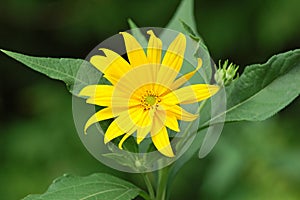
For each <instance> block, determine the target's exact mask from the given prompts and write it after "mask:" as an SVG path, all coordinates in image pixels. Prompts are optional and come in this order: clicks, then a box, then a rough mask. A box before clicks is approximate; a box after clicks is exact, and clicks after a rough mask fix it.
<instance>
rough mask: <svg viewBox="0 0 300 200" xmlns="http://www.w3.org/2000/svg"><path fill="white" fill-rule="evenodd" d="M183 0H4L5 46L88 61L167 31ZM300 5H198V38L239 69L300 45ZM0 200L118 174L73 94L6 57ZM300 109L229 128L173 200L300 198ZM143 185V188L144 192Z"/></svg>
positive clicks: (181, 179) (0, 87) (0, 42)
mask: <svg viewBox="0 0 300 200" xmlns="http://www.w3.org/2000/svg"><path fill="white" fill-rule="evenodd" d="M179 2H180V1H179V0H165V1H160V0H152V1H138V0H132V1H122V0H110V1H109V0H97V1H96V0H90V1H83V0H77V1H76V0H75V1H74V0H73V1H70V0H61V1H50V0H24V1H22V0H1V2H0V27H1V29H0V48H3V49H7V50H13V51H17V52H21V53H25V54H30V55H37V56H50V57H74V58H85V56H86V55H87V54H88V52H89V51H90V50H91V49H92V48H94V46H96V45H97V44H98V43H100V42H101V41H103V40H104V39H106V38H108V37H110V36H111V35H114V34H116V33H118V32H119V31H123V30H126V29H128V25H127V19H128V18H129V17H130V18H132V19H133V20H134V21H135V22H136V23H137V24H138V25H139V26H145V27H146V26H156V27H163V26H165V25H166V23H167V22H168V21H169V19H170V18H171V16H172V14H173V13H174V11H175V10H176V7H177V6H178V4H179ZM299 8H300V1H298V0H263V1H261V0H252V1H250V0H247V1H243V2H242V1H238V0H228V1H196V3H195V13H196V14H195V15H196V19H197V23H198V31H199V33H200V34H201V35H202V37H203V38H204V40H205V41H206V43H207V45H208V47H209V49H210V52H211V55H212V58H213V59H214V60H215V61H217V60H219V59H227V58H228V59H230V60H231V61H233V62H235V63H237V64H239V65H240V66H241V71H242V69H243V66H245V65H248V64H252V63H263V62H265V61H266V60H267V59H268V58H269V57H270V56H272V55H273V54H276V53H280V52H284V51H287V50H291V49H295V48H299V47H300V39H299V35H300V29H299V25H300V12H299ZM0 74H1V79H0V113H1V115H0V130H1V132H0V161H1V165H0V197H1V199H8V200H9V199H20V198H22V197H24V196H26V195H27V194H29V193H43V192H44V191H45V190H46V189H47V187H48V186H49V185H50V183H51V182H52V180H53V179H54V178H56V177H58V176H61V175H62V174H63V173H72V174H76V175H89V174H91V173H94V172H109V173H112V174H118V175H119V176H121V177H124V178H125V179H127V180H132V179H135V180H137V182H136V183H137V184H140V181H141V179H140V177H139V176H138V175H131V174H125V173H120V172H116V171H113V170H111V169H109V168H107V167H105V166H103V165H102V164H101V163H100V162H98V161H97V160H96V159H94V158H93V157H92V156H91V155H90V154H89V153H88V152H87V150H86V149H85V147H84V146H83V145H82V144H81V141H80V139H79V137H78V136H77V133H76V131H75V126H74V124H73V118H72V109H71V106H72V105H71V103H72V102H71V95H70V94H69V93H68V92H67V90H66V88H65V86H64V84H63V83H61V82H58V81H53V80H50V79H49V78H47V77H46V76H44V75H41V74H39V73H37V72H34V71H32V70H30V69H28V68H26V67H25V66H23V65H22V64H20V63H18V62H16V61H14V60H12V59H10V58H8V57H7V56H4V55H3V54H1V55H0ZM299 111H300V101H299V98H298V99H296V100H295V101H294V102H293V103H292V104H291V105H289V106H288V107H287V108H285V109H284V110H283V111H281V112H280V113H279V114H276V115H275V116H274V117H272V118H271V119H269V120H266V121H264V122H257V123H249V122H244V123H238V124H230V125H227V126H226V127H225V129H224V132H223V133H222V136H221V138H220V140H219V142H218V144H217V146H216V148H215V149H214V150H213V151H212V153H211V154H209V156H207V157H206V158H204V159H201V160H200V159H198V158H197V157H196V156H195V157H194V158H193V159H192V160H191V161H190V162H188V163H187V164H186V166H185V167H184V168H183V169H182V170H181V171H180V173H179V174H178V176H177V178H176V179H175V182H174V184H173V187H172V188H173V192H172V196H171V199H172V200H173V199H174V200H175V199H178V200H181V199H212V200H214V199H230V200H232V199H275V200H276V199H278V200H279V199H280V200H281V199H300V190H299V189H300V159H299V158H300V142H299V139H300V136H299V133H300V131H299V130H300V129H299ZM141 187H143V186H141Z"/></svg>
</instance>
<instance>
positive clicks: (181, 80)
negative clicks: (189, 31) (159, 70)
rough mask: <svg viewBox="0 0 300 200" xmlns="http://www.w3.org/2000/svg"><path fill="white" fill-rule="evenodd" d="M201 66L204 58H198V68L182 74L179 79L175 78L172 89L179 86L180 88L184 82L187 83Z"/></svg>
mask: <svg viewBox="0 0 300 200" xmlns="http://www.w3.org/2000/svg"><path fill="white" fill-rule="evenodd" d="M201 66H202V59H201V58H198V66H197V68H196V69H195V70H194V71H192V72H189V73H187V74H185V75H183V76H181V77H180V78H178V79H177V80H175V81H174V82H173V84H172V85H171V89H172V90H176V89H177V88H179V87H180V86H182V85H183V84H185V83H186V82H187V81H188V80H190V78H192V77H193V76H194V74H195V73H196V72H197V71H198V70H199V69H200V67H201Z"/></svg>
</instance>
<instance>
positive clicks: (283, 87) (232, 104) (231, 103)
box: [168, 49, 300, 184]
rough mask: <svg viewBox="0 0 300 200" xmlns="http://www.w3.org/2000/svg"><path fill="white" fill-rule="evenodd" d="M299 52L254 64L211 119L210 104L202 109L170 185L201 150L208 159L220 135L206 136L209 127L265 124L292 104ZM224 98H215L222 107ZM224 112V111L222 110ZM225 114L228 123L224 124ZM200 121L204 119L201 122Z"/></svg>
mask: <svg viewBox="0 0 300 200" xmlns="http://www.w3.org/2000/svg"><path fill="white" fill-rule="evenodd" d="M299 86H300V49H298V50H294V51H289V52H286V53H282V54H279V55H275V56H273V57H272V58H271V59H270V60H269V61H267V62H266V63H265V64H254V65H250V66H248V67H246V68H245V71H244V73H243V74H242V75H241V76H240V77H239V79H237V80H236V81H234V82H233V83H232V84H231V85H230V87H228V88H226V91H227V94H226V95H227V108H226V110H225V112H224V111H220V113H216V114H215V115H214V116H215V117H213V118H212V119H211V118H210V117H206V116H205V115H204V113H209V108H210V106H211V105H210V104H209V103H207V104H206V106H205V107H204V108H203V110H202V112H201V113H203V114H202V115H201V114H200V115H201V116H204V118H206V119H205V120H204V121H203V122H201V121H200V127H199V129H198V133H197V135H196V138H195V139H194V141H193V143H192V144H191V146H190V147H189V149H188V150H187V151H186V152H185V153H184V155H182V156H181V157H180V158H179V159H178V160H177V161H176V163H174V164H173V166H172V168H171V170H170V177H169V181H168V183H169V184H170V183H171V182H172V180H173V179H174V177H175V175H176V173H177V172H178V170H179V169H180V168H181V167H182V166H183V164H184V163H186V162H187V161H188V160H190V159H191V158H192V156H193V155H194V154H195V153H196V151H197V150H198V149H199V148H200V147H201V149H200V152H199V156H200V157H204V156H206V155H207V154H208V153H209V152H210V151H211V149H212V148H213V146H214V144H215V143H216V142H217V140H218V137H219V134H217V135H214V134H216V133H219V131H211V132H210V133H208V134H206V135H205V138H204V139H203V137H204V134H205V133H206V131H207V129H208V126H209V123H210V122H215V124H211V127H210V128H211V129H212V130H213V129H218V128H220V126H221V124H222V123H223V122H225V123H226V122H232V121H261V120H265V119H267V118H269V117H271V116H272V115H274V114H275V113H277V112H278V111H280V110H281V109H283V108H284V107H285V106H287V105H288V104H289V103H290V102H292V101H293V100H294V99H295V98H296V97H297V96H299V94H300V87H299ZM223 96H224V95H223V94H221V93H217V94H216V95H215V96H214V97H212V98H215V99H217V100H216V101H218V100H219V101H220V104H222V102H221V101H222V97H223ZM220 110H222V109H220ZM225 114H226V118H225V121H224V120H221V119H222V118H224V115H225ZM200 120H201V118H200Z"/></svg>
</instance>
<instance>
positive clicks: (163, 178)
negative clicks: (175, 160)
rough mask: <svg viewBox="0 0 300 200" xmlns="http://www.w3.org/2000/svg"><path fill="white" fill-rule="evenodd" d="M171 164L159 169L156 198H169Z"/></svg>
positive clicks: (160, 199)
mask: <svg viewBox="0 0 300 200" xmlns="http://www.w3.org/2000/svg"><path fill="white" fill-rule="evenodd" d="M169 170H170V166H167V167H165V168H163V169H160V170H159V171H158V182H157V193H156V200H167V196H166V195H167V186H168V176H169Z"/></svg>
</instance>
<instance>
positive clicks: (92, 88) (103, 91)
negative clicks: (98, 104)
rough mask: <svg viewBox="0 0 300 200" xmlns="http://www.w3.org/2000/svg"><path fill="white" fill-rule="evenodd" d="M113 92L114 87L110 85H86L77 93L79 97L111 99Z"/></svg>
mask: <svg viewBox="0 0 300 200" xmlns="http://www.w3.org/2000/svg"><path fill="white" fill-rule="evenodd" d="M113 91H114V87H113V86H111V85H88V86H86V87H84V88H83V89H82V90H81V91H80V92H79V96H89V97H111V96H112V94H113Z"/></svg>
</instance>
